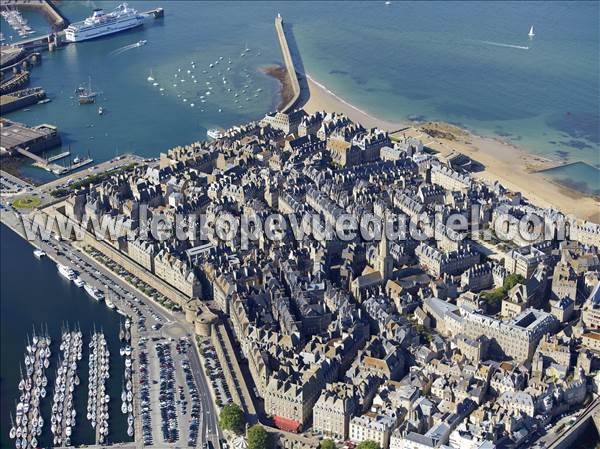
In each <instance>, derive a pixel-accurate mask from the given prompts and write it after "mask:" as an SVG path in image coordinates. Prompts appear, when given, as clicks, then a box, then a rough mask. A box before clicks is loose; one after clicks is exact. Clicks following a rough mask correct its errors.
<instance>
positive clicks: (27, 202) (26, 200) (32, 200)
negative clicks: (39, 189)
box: [13, 196, 42, 209]
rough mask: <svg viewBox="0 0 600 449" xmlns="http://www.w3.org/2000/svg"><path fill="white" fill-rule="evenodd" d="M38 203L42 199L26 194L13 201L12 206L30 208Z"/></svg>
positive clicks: (40, 202)
mask: <svg viewBox="0 0 600 449" xmlns="http://www.w3.org/2000/svg"><path fill="white" fill-rule="evenodd" d="M40 204H42V200H40V199H39V198H38V197H36V196H26V197H23V198H19V199H16V200H14V201H13V206H14V207H16V208H17V209H32V208H34V207H38V206H39V205H40Z"/></svg>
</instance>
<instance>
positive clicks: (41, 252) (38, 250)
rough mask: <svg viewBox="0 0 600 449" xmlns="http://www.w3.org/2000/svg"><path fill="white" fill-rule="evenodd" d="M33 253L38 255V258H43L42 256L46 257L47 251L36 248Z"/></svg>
mask: <svg viewBox="0 0 600 449" xmlns="http://www.w3.org/2000/svg"><path fill="white" fill-rule="evenodd" d="M33 255H34V256H35V257H37V258H38V259H41V258H42V257H44V256H45V255H46V253H45V252H44V251H42V250H41V249H36V250H34V251H33Z"/></svg>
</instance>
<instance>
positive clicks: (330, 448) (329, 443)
mask: <svg viewBox="0 0 600 449" xmlns="http://www.w3.org/2000/svg"><path fill="white" fill-rule="evenodd" d="M319 449H336V448H335V443H334V442H333V440H329V439H325V440H323V441H321V443H320V444H319Z"/></svg>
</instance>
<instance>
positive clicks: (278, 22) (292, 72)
mask: <svg viewBox="0 0 600 449" xmlns="http://www.w3.org/2000/svg"><path fill="white" fill-rule="evenodd" d="M275 30H276V31H277V38H278V39H279V45H280V46H281V53H282V54H283V62H284V63H285V67H286V69H287V72H288V77H289V78H290V86H291V88H292V92H293V96H292V98H291V99H290V100H289V101H288V102H287V103H286V104H284V105H282V107H281V109H280V112H284V113H285V112H288V111H290V110H292V109H293V108H294V105H295V104H296V102H297V101H298V99H299V98H300V83H299V82H298V75H297V74H296V68H295V66H294V60H293V59H292V53H291V52H290V47H289V46H288V42H287V38H286V37H285V31H284V30H283V18H282V17H281V15H279V14H277V17H276V18H275Z"/></svg>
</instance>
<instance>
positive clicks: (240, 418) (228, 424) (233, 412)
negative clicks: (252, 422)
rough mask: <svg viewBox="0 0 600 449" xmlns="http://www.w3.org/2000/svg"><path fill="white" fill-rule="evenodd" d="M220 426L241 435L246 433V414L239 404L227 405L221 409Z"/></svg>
mask: <svg viewBox="0 0 600 449" xmlns="http://www.w3.org/2000/svg"><path fill="white" fill-rule="evenodd" d="M219 424H220V425H221V427H222V428H223V429H225V430H230V431H232V432H235V433H237V434H240V433H242V432H243V431H244V426H245V425H246V418H245V416H244V412H243V411H242V409H241V408H240V406H239V405H237V404H227V405H226V406H224V407H223V408H222V409H221V414H220V415H219Z"/></svg>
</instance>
